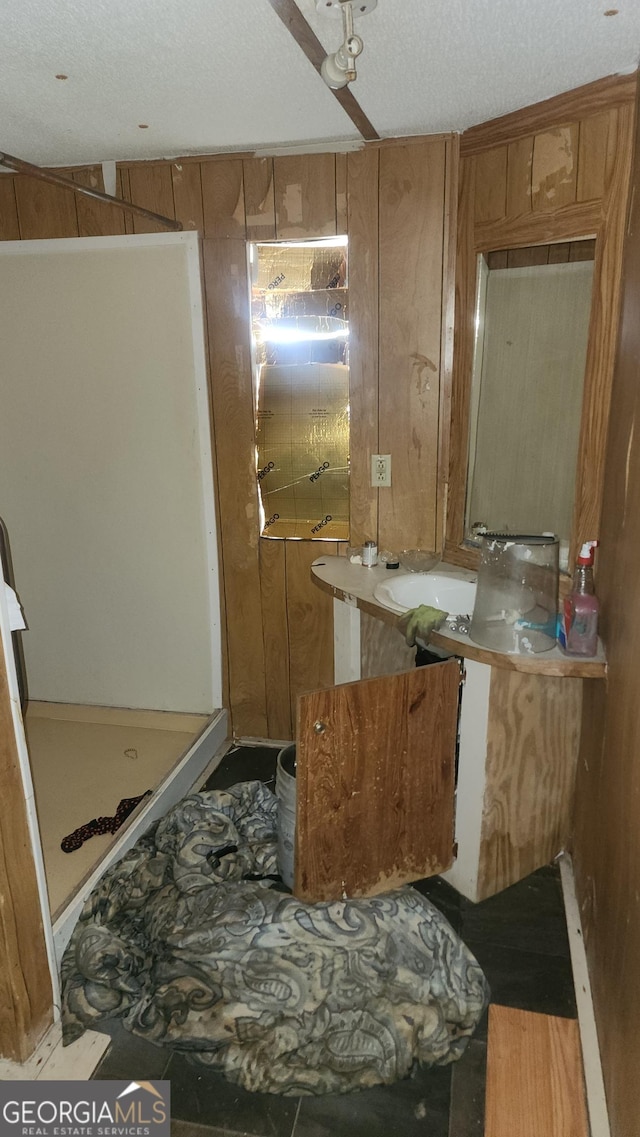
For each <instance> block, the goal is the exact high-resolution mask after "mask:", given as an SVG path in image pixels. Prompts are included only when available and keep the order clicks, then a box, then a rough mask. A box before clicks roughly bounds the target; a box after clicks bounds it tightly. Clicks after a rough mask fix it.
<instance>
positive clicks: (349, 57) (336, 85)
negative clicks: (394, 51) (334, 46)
mask: <svg viewBox="0 0 640 1137" xmlns="http://www.w3.org/2000/svg"><path fill="white" fill-rule="evenodd" d="M377 3H378V0H316V8H317V9H318V12H322V13H328V14H330V15H333V16H339V17H340V18H341V19H342V29H343V33H344V39H343V42H342V44H341V46H340V47H339V48H338V50H337V51H334V52H333V54H332V55H327V56H326V57H325V59H323V61H322V66H321V68H320V74H321V75H322V78H323V79H324V81H325V83H326V84H327V87H331V90H332V91H339V90H340V88H341V87H346V86H347V83H352V82H353V80H354V79H356V78H357V72H356V59H357V58H358V56H359V55H360V53H361V52H362V49H363V47H364V44H363V42H362V40H361V38H360V36H357V35H355V34H354V31H353V20H354V17H355V16H366V14H367V13H368V12H371V11H373V9H374V8H375V6H376V4H377Z"/></svg>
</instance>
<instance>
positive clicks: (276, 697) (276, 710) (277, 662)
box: [260, 537, 294, 740]
mask: <svg viewBox="0 0 640 1137" xmlns="http://www.w3.org/2000/svg"><path fill="white" fill-rule="evenodd" d="M260 587H261V595H262V630H263V637H264V663H265V669H266V674H265V680H266V695H267V721H268V728H269V729H268V737H269V738H278V739H281V740H287V739H291V740H293V735H294V732H293V725H292V721H291V699H290V697H289V613H288V610H287V575H286V565H285V542H284V541H271V540H269V539H268V538H267V537H261V538H260Z"/></svg>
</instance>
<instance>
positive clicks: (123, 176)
mask: <svg viewBox="0 0 640 1137" xmlns="http://www.w3.org/2000/svg"><path fill="white" fill-rule="evenodd" d="M116 173H117V175H118V177H119V179H120V187H121V189H122V196H123V198H124V199H125V201H131V200H132V199H131V179H130V178H129V167H128V166H125V165H120V164H119V163H118V165H117V166H116ZM124 231H125V233H133V214H132V213H128V212H125V215H124Z"/></svg>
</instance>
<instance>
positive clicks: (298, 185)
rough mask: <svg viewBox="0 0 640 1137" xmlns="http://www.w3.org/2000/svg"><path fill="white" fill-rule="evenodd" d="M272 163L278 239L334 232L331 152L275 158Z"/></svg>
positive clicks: (333, 176)
mask: <svg viewBox="0 0 640 1137" xmlns="http://www.w3.org/2000/svg"><path fill="white" fill-rule="evenodd" d="M273 167H274V185H275V208H276V235H277V237H278V240H283V239H284V238H285V237H292V238H302V237H331V236H334V235H335V234H336V232H337V229H336V159H335V154H302V155H299V156H298V155H295V156H293V157H286V158H275V159H274V163H273Z"/></svg>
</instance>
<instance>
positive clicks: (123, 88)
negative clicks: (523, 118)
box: [0, 0, 640, 165]
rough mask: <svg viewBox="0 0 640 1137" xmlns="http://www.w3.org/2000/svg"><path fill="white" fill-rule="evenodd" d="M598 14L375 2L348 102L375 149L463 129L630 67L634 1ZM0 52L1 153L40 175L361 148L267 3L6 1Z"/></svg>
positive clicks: (336, 38) (582, 6)
mask: <svg viewBox="0 0 640 1137" xmlns="http://www.w3.org/2000/svg"><path fill="white" fill-rule="evenodd" d="M614 2H615V0H614ZM297 3H298V7H299V8H300V9H301V11H302V12H303V14H304V15H305V16H306V18H307V19H308V21H309V23H310V24H311V25H312V27H313V28H314V30H315V32H316V34H317V36H318V37H319V39H320V40H321V41H322V43H323V44H324V45H325V47H327V48H328V49H329V50H335V48H336V47H337V46H338V44H339V42H340V38H341V28H340V23H339V21H336V20H334V19H332V18H330V17H327V16H325V15H322V16H321V15H319V14H318V12H317V11H316V4H315V0H297ZM606 4H607V0H445V2H444V3H443V2H442V0H378V6H377V8H376V10H375V11H374V12H372V13H370V14H369V15H368V16H365V17H363V18H362V19H361V20H358V21H357V29H356V30H358V31H359V32H360V34H361V35H362V36H363V39H364V41H365V51H364V53H363V55H362V57H361V59H360V61H359V67H358V70H359V76H358V79H357V81H356V82H355V83H354V84H352V87H351V90H352V91H353V94H354V95H355V97H356V99H357V100H358V102H359V103H360V105H361V106H362V108H363V110H364V112H365V114H366V115H367V116H368V117H369V119H370V120H371V122H372V123H373V125H374V127H375V128H376V130H377V131H378V133H379V134H380V135H382V136H387V135H398V134H422V133H432V132H437V131H443V130H462V129H464V128H465V127H467V126H470V125H471V124H473V123H476V122H483V121H486V120H487V119H490V118H493V117H495V116H496V115H500V114H504V113H506V112H508V111H511V110H515V109H516V108H518V107H521V106H526V105H527V104H529V103H533V102H537V101H538V100H540V99H544V98H547V97H549V96H551V95H554V94H557V93H559V92H560V91H564V90H568V89H570V88H572V87H577V86H580V85H581V84H583V83H588V82H590V81H591V80H593V79H598V78H601V77H602V76H604V75H610V74H615V73H616V72H621V71H631V70H633V69H634V68H635V67H636V66H637V62H638V55H639V52H640V0H618V8H617V9H613V11H615V12H616V13H617V14H615V15H607V14H606V12H607V11H612V9H607V6H606ZM0 41H1V42H2V45H3V61H2V68H1V69H0V109H1V113H0V150H6V151H7V152H8V153H12V154H17V155H18V156H20V157H22V158H25V159H26V160H28V161H32V162H37V163H39V164H43V165H44V164H49V165H66V164H74V163H83V162H93V161H106V160H109V159H122V160H125V159H135V158H152V157H164V156H175V155H179V154H189V153H209V152H213V151H217V150H233V149H238V150H252V149H256V148H262V147H274V146H293V145H299V144H302V143H321V142H325V141H336V142H345V141H347V140H350V139H357V138H358V137H359V136H358V134H357V132H356V130H355V128H354V126H353V124H352V123H351V121H350V119H349V118H348V117H347V116H346V114H345V113H344V111H343V110H342V109H341V107H340V106H339V105H338V103H337V102H336V100H335V98H334V97H333V95H332V94H331V92H330V91H329V90H328V89H327V88H326V87H325V85H324V83H323V82H322V80H321V79H320V77H319V76H318V74H317V73H316V71H315V70H314V69H313V67H312V66H311V64H310V63H309V62H308V61H307V59H306V58H305V57H304V55H303V53H302V51H301V50H300V48H299V47H298V46H297V44H296V43H295V42H294V40H293V39H292V37H291V36H290V35H289V33H288V31H287V29H286V28H285V26H284V24H283V23H282V22H281V20H280V19H279V18H278V16H277V15H276V13H275V12H274V11H273V9H272V7H271V5H270V4H269V2H268V0H0ZM59 75H63V76H67V78H62V79H60V78H56V76H59ZM140 124H144V128H142V129H141V125H140Z"/></svg>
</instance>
